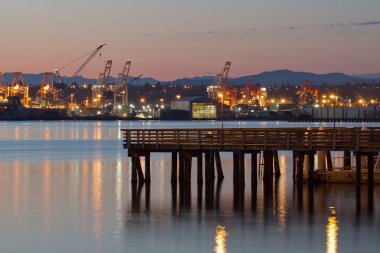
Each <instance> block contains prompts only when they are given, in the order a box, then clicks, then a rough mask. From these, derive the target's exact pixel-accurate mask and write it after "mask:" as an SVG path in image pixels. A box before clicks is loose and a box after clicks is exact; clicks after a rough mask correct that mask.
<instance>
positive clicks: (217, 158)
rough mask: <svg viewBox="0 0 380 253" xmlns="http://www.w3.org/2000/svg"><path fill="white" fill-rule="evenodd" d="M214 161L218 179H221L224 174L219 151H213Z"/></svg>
mask: <svg viewBox="0 0 380 253" xmlns="http://www.w3.org/2000/svg"><path fill="white" fill-rule="evenodd" d="M215 163H216V170H217V172H218V180H222V179H223V178H224V174H223V168H222V161H221V160H220V154H219V151H216V152H215Z"/></svg>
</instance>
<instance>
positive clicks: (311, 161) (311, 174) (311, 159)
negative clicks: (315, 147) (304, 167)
mask: <svg viewBox="0 0 380 253" xmlns="http://www.w3.org/2000/svg"><path fill="white" fill-rule="evenodd" d="M307 180H308V182H309V183H313V181H314V152H310V153H309V171H308V177H307Z"/></svg>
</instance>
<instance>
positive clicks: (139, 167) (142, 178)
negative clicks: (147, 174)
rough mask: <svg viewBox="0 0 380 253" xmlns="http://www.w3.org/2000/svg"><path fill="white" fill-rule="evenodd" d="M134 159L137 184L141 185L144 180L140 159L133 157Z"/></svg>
mask: <svg viewBox="0 0 380 253" xmlns="http://www.w3.org/2000/svg"><path fill="white" fill-rule="evenodd" d="M135 159H136V169H137V175H138V176H139V182H140V183H142V182H144V181H145V179H144V173H143V171H142V167H141V161H140V157H139V156H137V157H135Z"/></svg>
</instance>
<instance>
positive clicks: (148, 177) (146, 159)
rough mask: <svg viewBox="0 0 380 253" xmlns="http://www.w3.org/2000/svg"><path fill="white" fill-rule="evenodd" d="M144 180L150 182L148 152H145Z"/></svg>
mask: <svg viewBox="0 0 380 253" xmlns="http://www.w3.org/2000/svg"><path fill="white" fill-rule="evenodd" d="M145 181H146V182H150V152H149V153H147V154H145Z"/></svg>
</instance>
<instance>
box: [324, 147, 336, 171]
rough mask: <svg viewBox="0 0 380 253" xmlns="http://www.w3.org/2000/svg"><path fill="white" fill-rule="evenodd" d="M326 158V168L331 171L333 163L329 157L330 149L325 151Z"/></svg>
mask: <svg viewBox="0 0 380 253" xmlns="http://www.w3.org/2000/svg"><path fill="white" fill-rule="evenodd" d="M326 160H327V170H328V171H333V170H334V168H333V163H332V158H331V151H327V152H326Z"/></svg>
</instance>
